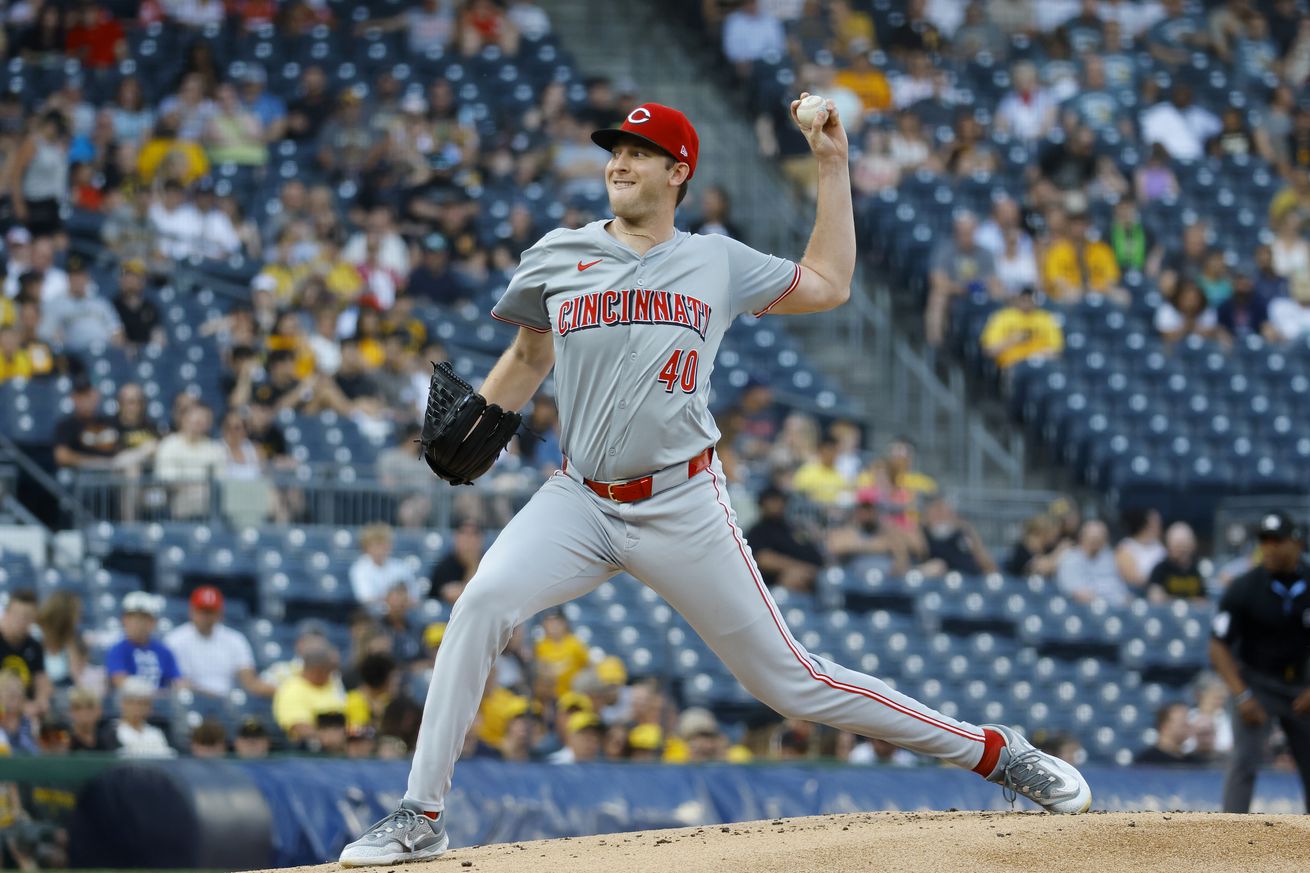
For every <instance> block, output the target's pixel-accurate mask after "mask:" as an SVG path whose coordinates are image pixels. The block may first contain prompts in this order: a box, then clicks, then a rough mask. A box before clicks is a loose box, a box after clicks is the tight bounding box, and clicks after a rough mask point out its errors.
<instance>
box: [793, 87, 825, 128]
mask: <svg viewBox="0 0 1310 873" xmlns="http://www.w3.org/2000/svg"><path fill="white" fill-rule="evenodd" d="M827 105H828V101H827V100H825V99H823V98H822V97H820V96H819V95H818V94H811V95H810V96H809V97H806V98H805V99H804V100H802V101H801V105H800V106H797V107H796V120H797V121H798V122H800V125H801V127H803V128H805V129H806V130H809V129H810V128H811V127H814V116H815V115H817V114H818V112H819V110H820V109H823V108H825V107H826V106H827Z"/></svg>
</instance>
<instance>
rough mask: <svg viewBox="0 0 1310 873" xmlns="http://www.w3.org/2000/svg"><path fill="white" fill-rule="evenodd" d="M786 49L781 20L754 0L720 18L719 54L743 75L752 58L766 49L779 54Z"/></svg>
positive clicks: (764, 53) (755, 59) (753, 59)
mask: <svg viewBox="0 0 1310 873" xmlns="http://www.w3.org/2000/svg"><path fill="white" fill-rule="evenodd" d="M786 50H787V35H786V33H785V32H784V31H783V28H782V22H781V21H779V20H778V19H777V18H775V17H774V16H772V15H770V14H769V13H768V12H765V11H763V10H762V9H760V4H759V3H758V2H756V0H746V2H745V3H743V4H742V5H741V6H739V7H737V9H736V10H734V11H733V12H730V13H728V17H727V18H725V19H724V20H723V54H724V55H725V56H726V57H727V58H728V60H730V61H732V62H733V63H734V64H736V66H737V69H738V72H740V73H742V74H743V75H745V73H747V72H748V71H749V69H750V65H751V62H752V61H757V60H759V59H760V58H762V57H764V56H765V55H767V54H770V53H772V54H777V55H782V54H784V53H785V52H786Z"/></svg>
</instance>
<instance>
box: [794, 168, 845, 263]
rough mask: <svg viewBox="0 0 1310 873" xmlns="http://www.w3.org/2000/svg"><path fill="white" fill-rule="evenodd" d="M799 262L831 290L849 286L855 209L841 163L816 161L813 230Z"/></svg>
mask: <svg viewBox="0 0 1310 873" xmlns="http://www.w3.org/2000/svg"><path fill="white" fill-rule="evenodd" d="M801 263H802V264H803V265H804V266H806V267H808V268H809V269H811V270H813V271H814V272H815V273H818V274H819V275H820V276H822V277H823V278H824V279H826V280H827V281H828V282H829V283H830V284H831V285H833V286H835V287H845V288H849V287H850V284H851V279H852V277H854V275H855V208H854V206H853V204H852V202H851V174H850V168H849V167H848V166H847V164H846V161H845V160H836V159H828V160H822V161H820V162H819V191H818V198H817V200H816V203H815V216H814V231H813V232H812V233H811V234H810V242H809V245H807V246H806V247H805V257H803V258H802V259H801Z"/></svg>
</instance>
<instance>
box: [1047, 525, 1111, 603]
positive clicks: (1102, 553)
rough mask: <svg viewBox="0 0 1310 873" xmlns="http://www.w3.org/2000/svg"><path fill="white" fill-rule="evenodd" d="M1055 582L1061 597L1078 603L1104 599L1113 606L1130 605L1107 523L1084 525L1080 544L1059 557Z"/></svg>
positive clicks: (1079, 537)
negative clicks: (1111, 544) (1111, 546)
mask: <svg viewBox="0 0 1310 873" xmlns="http://www.w3.org/2000/svg"><path fill="white" fill-rule="evenodd" d="M1055 581H1056V584H1057V585H1058V586H1059V588H1060V593H1061V594H1064V595H1065V596H1066V597H1071V598H1073V599H1074V600H1076V601H1078V602H1079V603H1091V602H1093V601H1096V600H1104V601H1106V602H1107V603H1109V604H1110V605H1111V606H1123V605H1124V604H1125V603H1127V602H1128V586H1127V585H1125V584H1124V580H1123V579H1121V578H1119V571H1118V570H1117V569H1116V568H1115V563H1114V551H1113V550H1112V549H1111V548H1110V532H1109V531H1108V530H1107V529H1106V526H1105V522H1103V521H1095V520H1090V521H1085V522H1083V526H1082V527H1081V528H1080V529H1079V531H1078V544H1077V545H1076V546H1075V547H1074V548H1072V549H1068V550H1066V551H1065V553H1064V554H1063V555H1061V556H1060V563H1059V566H1058V567H1057V568H1056V571H1055Z"/></svg>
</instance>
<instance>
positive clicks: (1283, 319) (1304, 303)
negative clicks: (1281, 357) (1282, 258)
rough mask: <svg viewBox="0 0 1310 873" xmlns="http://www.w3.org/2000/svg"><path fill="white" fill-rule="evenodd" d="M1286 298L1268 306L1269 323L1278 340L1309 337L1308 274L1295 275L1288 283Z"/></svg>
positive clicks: (1309, 274)
mask: <svg viewBox="0 0 1310 873" xmlns="http://www.w3.org/2000/svg"><path fill="white" fill-rule="evenodd" d="M1287 293H1288V296H1287V297H1279V298H1278V299H1277V300H1275V301H1273V302H1272V303H1270V304H1269V323H1270V324H1271V325H1273V328H1274V332H1275V333H1277V334H1278V337H1279V339H1281V340H1284V341H1287V340H1296V339H1304V338H1305V337H1307V336H1310V273H1297V274H1295V275H1293V276H1292V278H1291V280H1290V281H1289V282H1288V287H1287Z"/></svg>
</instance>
